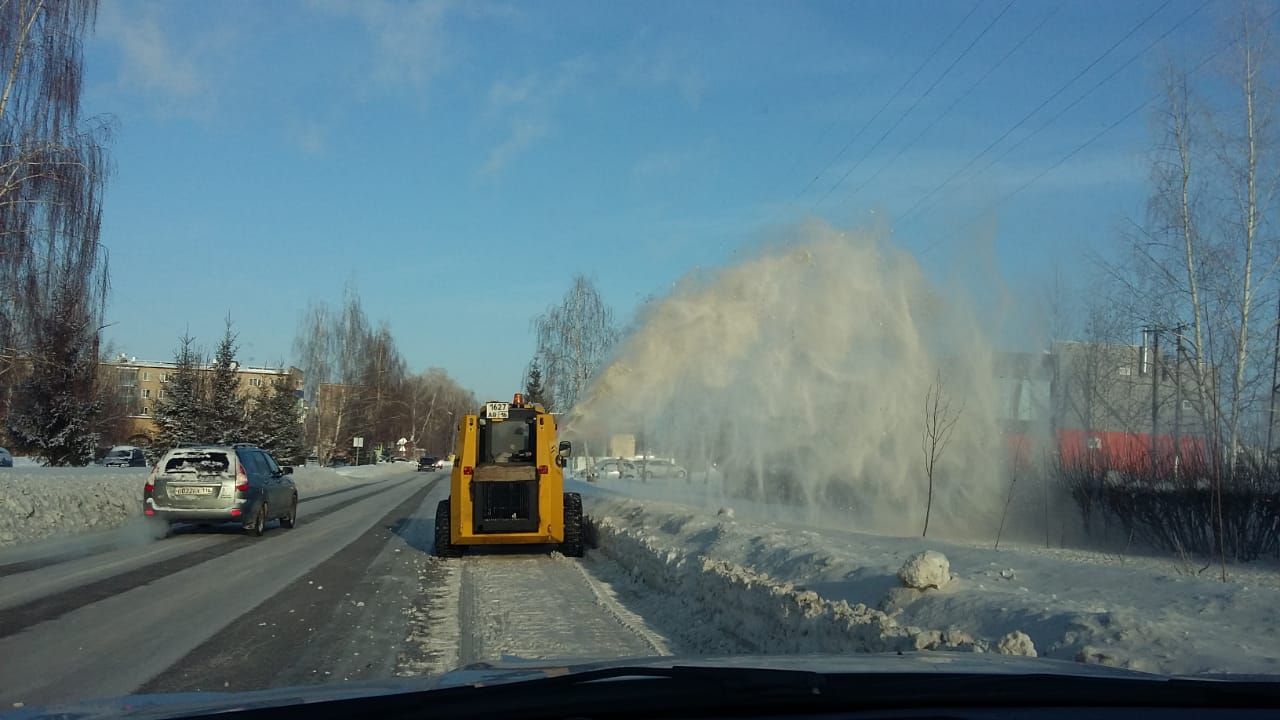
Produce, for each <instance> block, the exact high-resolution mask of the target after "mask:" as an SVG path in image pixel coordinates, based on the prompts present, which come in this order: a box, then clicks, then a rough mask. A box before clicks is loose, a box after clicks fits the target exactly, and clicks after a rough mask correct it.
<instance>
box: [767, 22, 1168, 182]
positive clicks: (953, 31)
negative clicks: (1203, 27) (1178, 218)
mask: <svg viewBox="0 0 1280 720" xmlns="http://www.w3.org/2000/svg"><path fill="white" fill-rule="evenodd" d="M1166 1H1167V0H1166ZM981 4H982V0H978V2H975V3H974V4H973V7H971V8H969V12H967V13H965V16H964V17H963V18H961V19H960V22H958V23H956V25H955V27H953V28H951V32H948V33H947V34H946V36H945V37H943V38H942V40H941V41H940V42H939V43H938V44H937V45H936V46H935V47H934V48H933V50H932V51H930V53H929V54H928V56H926V57H925V59H924V61H923V62H921V63H920V64H919V65H918V66H916V69H915V70H914V71H912V73H911V75H910V76H909V77H908V78H907V79H906V80H904V81H903V83H902V84H901V85H899V86H898V89H897V90H895V91H894V92H893V95H892V96H891V97H890V98H889V99H888V100H886V101H885V102H884V104H883V105H881V106H880V109H879V110H876V112H875V114H874V115H872V116H871V118H870V119H868V120H867V121H866V122H865V123H863V125H862V127H861V128H859V129H858V132H856V133H854V136H853V137H852V138H850V139H849V141H848V142H846V143H845V144H844V146H843V147H841V148H840V150H839V152H837V153H836V154H835V155H834V156H832V157H831V159H830V160H828V161H827V164H826V165H823V166H822V169H821V170H819V171H818V174H816V175H814V176H813V177H812V178H811V179H810V180H809V182H807V183H805V186H804V187H803V188H802V189H801V190H800V192H799V193H797V194H796V196H795V198H794V199H792V201H791V202H792V203H794V202H796V201H797V200H799V199H800V198H802V197H804V194H805V193H807V192H809V188H811V187H813V185H814V183H816V182H817V181H818V178H820V177H822V176H823V175H824V174H826V172H827V170H829V169H831V166H832V165H834V164H835V163H836V162H837V161H839V159H840V158H841V157H843V156H844V154H845V152H847V151H848V150H849V148H850V147H852V146H853V144H854V143H856V142H857V141H858V139H859V138H861V137H862V134H863V133H864V132H866V131H867V128H869V127H871V125H872V123H874V122H875V121H876V120H877V119H879V117H880V115H881V114H882V113H883V112H884V111H885V110H887V109H888V108H889V106H890V105H892V104H893V101H895V100H897V99H898V96H899V95H901V94H902V91H904V90H906V89H907V86H908V85H910V84H911V82H912V81H913V80H915V79H916V77H917V76H918V75H919V74H920V72H921V71H923V70H924V69H925V67H926V66H927V65H928V64H929V63H931V62H933V59H934V58H935V57H937V55H938V53H939V52H940V51H941V50H942V48H943V47H944V46H945V45H946V44H947V43H948V42H950V41H951V38H952V37H954V36H955V34H956V33H957V32H959V30H960V28H961V26H963V25H964V24H965V23H966V22H968V20H969V18H970V17H972V16H973V13H974V12H976V11H977V9H978V6H979V5H981Z"/></svg>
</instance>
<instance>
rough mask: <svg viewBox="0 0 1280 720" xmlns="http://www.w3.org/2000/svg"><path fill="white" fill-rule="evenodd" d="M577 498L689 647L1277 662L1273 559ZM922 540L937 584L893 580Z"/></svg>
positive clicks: (638, 591)
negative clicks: (867, 527)
mask: <svg viewBox="0 0 1280 720" xmlns="http://www.w3.org/2000/svg"><path fill="white" fill-rule="evenodd" d="M584 496H585V497H584V501H585V503H586V509H587V513H588V515H589V516H590V517H591V518H592V520H593V524H594V526H595V529H596V540H597V542H598V545H599V550H598V552H600V553H602V554H603V555H605V556H607V557H608V558H610V559H612V560H613V561H614V562H616V564H617V565H618V566H621V568H622V569H623V570H624V571H625V572H626V573H627V575H628V576H629V578H630V579H631V580H632V586H633V589H634V590H635V595H636V596H637V597H639V598H640V601H641V603H643V602H644V600H643V597H644V594H645V593H660V594H661V595H662V596H663V597H662V602H656V601H655V602H653V603H652V605H653V609H654V611H655V612H656V613H657V616H656V617H655V618H653V619H654V621H655V624H656V625H658V626H659V627H661V628H662V629H663V630H664V631H667V632H668V633H670V634H671V635H672V636H673V637H676V638H678V639H679V641H681V642H683V643H684V644H685V645H686V646H687V647H685V648H682V649H683V650H686V651H691V652H722V651H730V652H742V651H757V652H778V653H782V652H785V653H792V652H814V651H817V652H826V651H835V652H840V651H877V650H880V651H883V650H905V649H962V650H975V651H988V652H1002V653H1008V654H1019V655H1027V656H1040V657H1051V658H1056V659H1065V660H1074V661H1079V662H1088V663H1099V664H1106V665H1112V666H1119V667H1126V668H1131V669H1136V670H1147V671H1155V672H1163V673H1186V674H1194V673H1203V672H1257V673H1280V627H1277V625H1276V623H1275V622H1274V599H1275V597H1276V592H1277V589H1280V572H1278V571H1277V570H1276V569H1275V568H1271V567H1264V566H1248V567H1242V568H1235V569H1233V570H1232V571H1231V579H1232V581H1231V582H1227V583H1222V582H1217V581H1215V580H1213V579H1212V578H1211V577H1207V576H1199V575H1197V574H1196V570H1197V569H1198V568H1190V569H1188V568H1185V567H1179V566H1177V565H1176V564H1174V563H1170V562H1167V561H1160V560H1155V559H1149V558H1133V557H1130V558H1117V557H1115V556H1106V555H1100V554H1094V553H1086V552H1081V551H1061V550H1059V551H1049V550H1043V549H1036V548H1031V547H1025V546H1024V547H1018V546H1013V547H1009V548H1006V547H1005V546H1004V545H1003V544H1002V546H1001V547H1002V549H1001V550H999V551H994V550H991V549H989V548H979V547H974V546H971V545H970V546H966V545H960V544H949V543H945V542H938V541H933V540H928V541H925V540H921V539H919V538H893V537H884V536H876V535H867V534H859V533H853V532H842V531H834V530H822V531H813V530H810V529H806V528H803V527H795V526H787V525H783V524H777V523H763V522H749V521H744V520H741V519H734V518H733V516H732V515H730V514H727V513H725V514H719V515H717V514H716V512H715V511H714V510H706V509H694V508H690V507H687V506H682V505H672V504H666V503H660V502H656V501H650V500H643V501H641V500H636V499H628V498H624V497H621V496H618V495H615V494H611V493H608V492H602V491H600V490H595V489H585V490H584ZM921 551H933V552H934V553H935V554H939V555H945V558H946V559H947V560H948V561H949V570H948V573H947V575H948V577H949V580H948V581H946V582H945V583H944V584H943V585H942V588H941V589H932V588H930V589H925V590H919V589H916V588H912V587H906V586H904V582H903V580H902V579H901V578H900V577H899V573H900V572H901V571H902V570H903V569H904V565H908V563H909V561H911V560H912V558H913V556H917V555H918V554H919V553H921ZM939 551H940V552H939ZM921 557H928V558H930V559H929V560H927V561H925V562H924V563H923V564H922V563H921V562H920V560H919V559H917V560H916V561H915V562H913V563H912V565H922V566H923V567H927V568H931V573H932V574H933V575H934V578H933V579H934V580H937V579H938V577H940V575H939V573H940V567H941V563H940V562H939V558H932V557H931V556H929V555H925V556H921ZM905 574H908V575H911V576H912V577H913V578H914V576H915V574H914V573H905ZM915 579H918V578H915ZM926 584H927V585H932V584H934V583H926ZM663 607H665V608H674V609H675V610H674V612H672V611H671V610H665V611H664V610H662V608H663ZM646 610H648V608H646ZM646 617H649V615H648V612H646ZM726 638H728V639H726ZM735 643H736V646H735V647H725V645H726V644H735Z"/></svg>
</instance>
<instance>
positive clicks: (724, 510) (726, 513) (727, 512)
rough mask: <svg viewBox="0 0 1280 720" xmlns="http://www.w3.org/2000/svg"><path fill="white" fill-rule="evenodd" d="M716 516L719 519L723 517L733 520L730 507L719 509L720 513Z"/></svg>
mask: <svg viewBox="0 0 1280 720" xmlns="http://www.w3.org/2000/svg"><path fill="white" fill-rule="evenodd" d="M716 515H719V516H720V517H724V518H729V519H730V520H732V519H733V508H730V507H722V508H720V511H719V512H717V513H716Z"/></svg>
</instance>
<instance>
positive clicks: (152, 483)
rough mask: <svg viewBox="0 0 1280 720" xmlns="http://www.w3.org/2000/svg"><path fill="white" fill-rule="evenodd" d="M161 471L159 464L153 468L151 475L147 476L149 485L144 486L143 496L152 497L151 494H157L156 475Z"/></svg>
mask: <svg viewBox="0 0 1280 720" xmlns="http://www.w3.org/2000/svg"><path fill="white" fill-rule="evenodd" d="M159 470H160V464H159V463H156V464H155V465H152V466H151V474H150V475H148V476H147V484H146V485H143V486H142V492H143V494H145V495H150V494H151V493H153V492H155V489H156V473H157V472H159Z"/></svg>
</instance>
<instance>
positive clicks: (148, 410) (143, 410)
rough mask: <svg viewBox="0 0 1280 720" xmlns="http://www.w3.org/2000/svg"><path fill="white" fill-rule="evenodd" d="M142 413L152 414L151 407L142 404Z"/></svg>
mask: <svg viewBox="0 0 1280 720" xmlns="http://www.w3.org/2000/svg"><path fill="white" fill-rule="evenodd" d="M142 414H143V415H150V414H151V408H149V407H147V406H146V405H143V406H142Z"/></svg>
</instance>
